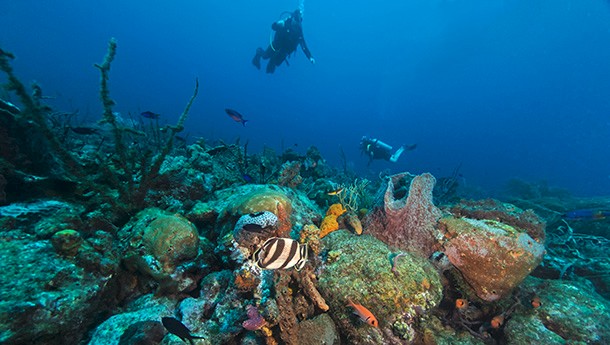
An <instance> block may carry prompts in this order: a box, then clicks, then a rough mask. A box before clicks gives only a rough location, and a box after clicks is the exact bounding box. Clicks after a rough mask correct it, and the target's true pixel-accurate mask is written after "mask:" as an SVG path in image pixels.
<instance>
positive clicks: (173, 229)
mask: <svg viewBox="0 0 610 345" xmlns="http://www.w3.org/2000/svg"><path fill="white" fill-rule="evenodd" d="M142 240H143V243H144V245H145V247H146V248H148V250H149V251H150V253H152V254H153V256H154V257H155V258H156V259H157V260H159V262H160V263H161V264H162V265H163V268H164V270H165V271H167V272H172V271H173V270H174V269H175V267H176V266H177V265H179V264H180V263H182V262H184V261H186V260H190V259H194V258H195V257H197V254H198V250H199V235H198V233H197V229H196V228H195V226H193V224H192V223H191V222H189V221H188V220H187V219H186V218H183V217H180V216H177V215H169V216H160V217H158V218H157V219H155V220H153V221H152V222H151V223H150V224H149V225H148V226H147V227H146V228H145V229H144V234H143V237H142Z"/></svg>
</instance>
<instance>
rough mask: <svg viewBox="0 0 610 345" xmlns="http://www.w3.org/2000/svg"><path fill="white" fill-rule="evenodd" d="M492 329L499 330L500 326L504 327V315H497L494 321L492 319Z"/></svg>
mask: <svg viewBox="0 0 610 345" xmlns="http://www.w3.org/2000/svg"><path fill="white" fill-rule="evenodd" d="M490 323H491V328H493V329H498V328H500V326H502V325H503V324H504V315H502V314H500V315H496V316H494V317H493V319H491V322H490Z"/></svg>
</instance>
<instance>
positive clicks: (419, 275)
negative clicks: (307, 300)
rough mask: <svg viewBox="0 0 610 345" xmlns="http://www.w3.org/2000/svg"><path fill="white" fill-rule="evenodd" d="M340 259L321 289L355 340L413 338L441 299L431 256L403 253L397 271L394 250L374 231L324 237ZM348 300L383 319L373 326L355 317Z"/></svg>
mask: <svg viewBox="0 0 610 345" xmlns="http://www.w3.org/2000/svg"><path fill="white" fill-rule="evenodd" d="M323 242H324V244H325V246H326V248H327V249H328V250H329V251H330V252H334V253H336V255H335V256H334V257H335V260H334V261H332V262H327V263H326V266H325V269H324V271H323V272H322V273H321V274H320V277H319V285H318V287H319V289H320V292H321V293H322V296H323V297H324V298H325V299H326V301H328V303H329V304H330V311H329V313H330V314H331V316H332V318H333V319H334V320H335V322H336V324H337V327H338V328H339V329H340V331H341V333H342V334H345V335H347V337H348V338H349V339H350V340H351V344H382V343H388V342H389V341H390V340H392V341H407V342H408V341H412V340H413V338H414V337H415V336H416V335H417V333H418V332H419V330H418V328H417V320H418V319H419V318H420V317H421V316H422V315H423V314H424V313H426V311H428V310H430V309H431V308H434V307H435V306H436V305H437V304H438V303H439V302H440V300H441V296H442V286H441V283H440V278H439V275H438V272H437V271H436V270H435V269H434V268H433V267H432V265H431V264H430V263H429V262H428V261H427V260H425V259H422V258H419V257H416V256H414V255H411V254H409V253H401V254H400V257H399V258H397V260H395V262H396V266H395V273H393V272H392V264H393V260H392V259H393V258H394V256H395V255H397V253H392V252H390V250H389V249H388V247H387V246H386V245H385V244H384V243H382V242H381V241H379V240H377V239H375V238H374V237H372V236H370V235H362V236H356V235H353V234H352V233H350V232H348V231H346V230H339V231H335V232H333V233H331V234H329V235H328V236H326V237H325V238H324V240H323ZM348 299H350V300H352V301H353V302H354V303H358V304H361V305H363V306H364V307H366V308H368V309H369V310H370V311H371V312H372V313H373V315H375V317H376V318H377V320H378V321H379V328H373V327H371V326H370V325H368V324H366V323H363V322H362V321H361V320H359V319H358V318H357V317H355V316H354V315H352V312H353V310H352V308H350V307H347V304H348Z"/></svg>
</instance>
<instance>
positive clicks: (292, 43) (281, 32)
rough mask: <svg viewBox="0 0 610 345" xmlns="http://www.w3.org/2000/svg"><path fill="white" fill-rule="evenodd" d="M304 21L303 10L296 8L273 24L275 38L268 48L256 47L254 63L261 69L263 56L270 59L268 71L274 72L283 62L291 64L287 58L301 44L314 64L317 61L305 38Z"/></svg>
mask: <svg viewBox="0 0 610 345" xmlns="http://www.w3.org/2000/svg"><path fill="white" fill-rule="evenodd" d="M302 22H303V15H302V13H301V10H295V11H294V12H292V13H291V14H290V15H289V16H288V18H286V19H282V20H278V21H277V22H274V23H273V24H272V25H271V29H273V31H275V35H274V36H273V40H272V41H271V42H269V47H267V50H263V48H257V49H256V55H254V58H253V59H252V64H253V65H254V66H256V68H258V69H260V68H261V58H263V59H264V60H269V62H268V63H267V73H273V72H274V71H275V68H276V67H277V66H279V65H281V64H282V62H284V61H286V64H287V65H289V63H288V60H287V58H288V57H289V56H290V55H291V54H292V53H293V52H294V51H295V50H297V46H299V45H301V49H303V52H304V53H305V56H307V58H308V59H309V61H310V62H311V63H312V64H313V63H316V60H315V59H314V58H313V56H312V55H311V52H310V51H309V48H307V44H306V43H305V38H303V27H302V26H301V23H302Z"/></svg>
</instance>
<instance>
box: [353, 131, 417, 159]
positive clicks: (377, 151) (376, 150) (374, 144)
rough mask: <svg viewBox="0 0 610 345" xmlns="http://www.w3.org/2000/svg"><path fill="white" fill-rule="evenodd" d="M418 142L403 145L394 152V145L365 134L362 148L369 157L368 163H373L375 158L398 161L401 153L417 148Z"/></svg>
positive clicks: (361, 144) (361, 143)
mask: <svg viewBox="0 0 610 345" xmlns="http://www.w3.org/2000/svg"><path fill="white" fill-rule="evenodd" d="M416 147H417V144H413V145H408V146H405V145H402V146H401V147H399V148H398V150H396V152H394V153H393V154H392V146H390V145H388V144H386V143H384V142H383V141H381V140H379V139H374V138H369V137H367V136H363V137H362V139H361V140H360V150H361V151H362V153H364V154H366V155H367V156H368V157H369V162H368V165H371V162H373V160H374V159H384V160H386V161H389V162H392V163H396V161H397V160H398V158H399V157H400V155H401V154H402V153H403V152H404V151H405V150H407V151H411V150H415V148H416Z"/></svg>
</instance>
